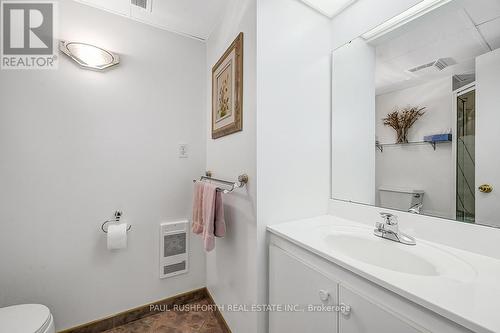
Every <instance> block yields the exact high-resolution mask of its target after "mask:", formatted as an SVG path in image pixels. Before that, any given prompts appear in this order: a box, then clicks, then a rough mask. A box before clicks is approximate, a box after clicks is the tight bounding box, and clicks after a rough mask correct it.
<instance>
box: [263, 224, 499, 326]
mask: <svg viewBox="0 0 500 333" xmlns="http://www.w3.org/2000/svg"><path fill="white" fill-rule="evenodd" d="M342 227H349V228H360V229H359V230H360V232H361V233H363V234H365V235H366V234H367V233H372V232H373V227H370V226H368V225H366V224H360V223H357V222H354V221H350V220H346V219H342V218H339V217H335V216H331V215H325V216H319V217H315V218H311V219H304V220H298V221H293V222H288V223H283V224H277V225H273V226H269V227H268V228H267V229H268V231H269V232H271V233H273V234H275V235H278V236H280V237H282V238H284V239H286V240H288V241H290V242H292V243H295V244H296V245H299V246H300V247H303V248H305V249H307V250H309V251H311V252H313V253H315V254H317V255H319V256H320V257H322V258H325V259H327V260H329V261H331V262H333V263H335V264H337V265H339V266H341V267H343V268H345V269H347V270H349V271H351V272H353V273H355V274H358V275H360V276H362V277H364V278H365V279H367V280H370V281H371V282H373V283H376V284H378V285H380V286H382V287H384V288H386V289H388V290H390V291H393V292H394V293H396V294H398V295H401V296H402V297H404V298H406V299H408V300H411V301H413V302H414V303H416V304H419V305H421V306H423V307H425V308H427V309H430V310H432V311H434V312H436V313H438V314H440V315H442V316H443V317H445V318H448V319H450V320H452V321H454V322H456V323H458V324H460V325H462V326H464V327H466V328H468V329H470V330H472V331H475V332H478V333H483V332H484V333H486V332H488V333H498V332H500V260H498V259H495V258H491V257H487V256H483V255H479V254H475V253H472V252H467V251H463V250H460V249H456V248H452V247H449V246H445V245H440V244H436V243H431V242H428V241H424V240H421V239H417V245H416V246H415V249H410V250H411V251H419V250H421V249H425V248H434V249H437V250H442V251H444V252H446V253H448V254H450V255H451V256H453V257H454V258H456V261H457V262H458V261H460V262H461V263H463V265H464V266H465V267H467V271H466V272H467V273H466V274H462V276H453V270H450V272H451V273H450V272H448V273H447V274H444V275H436V276H422V275H413V274H407V273H402V272H397V271H393V270H389V269H384V268H381V267H378V266H374V265H370V264H367V263H364V262H361V261H358V260H355V259H353V258H351V257H350V256H346V255H344V254H342V253H335V252H334V251H332V250H331V249H328V247H327V246H325V245H324V243H323V242H321V239H320V238H321V236H320V235H319V234H318V230H321V232H323V233H324V232H325V230H328V229H325V228H332V230H334V229H335V228H342ZM320 228H322V229H320ZM373 237H376V236H373ZM471 237H474V235H471ZM384 241H387V242H391V241H389V240H384ZM392 243H393V244H395V246H409V245H402V244H399V243H396V242H392ZM419 244H420V245H421V247H420V248H418V247H419ZM388 260H390V258H388ZM456 272H460V270H459V269H458V270H456ZM457 275H459V274H457ZM464 275H465V276H464Z"/></svg>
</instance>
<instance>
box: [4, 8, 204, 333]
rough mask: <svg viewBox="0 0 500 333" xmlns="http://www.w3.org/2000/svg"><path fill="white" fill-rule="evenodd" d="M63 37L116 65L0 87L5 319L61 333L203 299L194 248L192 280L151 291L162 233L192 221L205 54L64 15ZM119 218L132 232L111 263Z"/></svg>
mask: <svg viewBox="0 0 500 333" xmlns="http://www.w3.org/2000/svg"><path fill="white" fill-rule="evenodd" d="M60 23H61V24H60V31H61V38H63V39H72V40H79V41H83V42H89V43H92V44H96V45H99V46H102V47H105V48H109V49H110V50H113V51H116V52H118V53H119V54H120V55H121V56H122V64H121V65H120V66H119V67H117V68H115V69H112V70H110V71H108V72H106V73H97V72H92V71H84V70H81V69H80V68H78V67H77V66H76V65H75V64H74V63H72V62H70V61H69V60H68V59H67V58H65V57H63V56H61V57H63V58H61V59H60V64H59V69H58V70H55V71H2V72H1V73H0V101H1V109H0V156H1V163H0V184H1V191H0V221H1V223H0V224H1V230H0V263H1V274H0V306H6V305H10V304H15V303H31V302H34V303H44V304H46V305H48V306H49V307H50V308H51V310H52V311H53V314H54V316H55V320H56V326H57V329H58V330H60V329H64V328H68V327H71V326H74V325H77V324H80V323H85V322H89V321H92V320H95V319H97V318H102V317H105V316H107V315H111V314H113V313H116V312H120V311H123V310H126V309H130V308H133V307H136V306H139V305H142V304H145V303H148V302H151V301H155V300H158V299H162V298H165V297H169V296H172V295H174V294H177V293H181V292H185V291H188V290H192V289H195V288H200V287H203V286H204V284H205V279H204V276H205V256H204V254H203V252H202V249H201V246H200V243H199V242H198V241H197V240H198V238H196V239H194V238H193V239H192V242H191V253H190V260H191V267H190V272H189V273H188V274H185V275H181V276H178V277H174V278H170V279H166V280H160V279H159V278H158V238H159V237H158V228H159V223H160V222H162V221H169V220H175V219H179V218H186V217H189V216H190V214H191V192H192V190H191V186H192V182H191V180H192V179H193V178H195V177H196V176H199V175H200V174H201V173H202V172H203V170H204V163H205V145H204V141H205V133H206V131H205V127H204V125H203V120H204V110H205V76H204V73H205V70H206V68H205V46H204V44H203V43H201V42H198V41H195V40H192V39H187V38H184V37H180V36H178V35H175V34H171V33H168V32H166V31H162V30H157V29H154V28H152V27H149V26H146V25H143V24H140V23H137V22H132V21H130V20H127V19H125V18H122V17H119V16H116V15H112V14H108V13H105V12H102V11H99V10H97V9H93V8H90V7H86V6H83V5H80V4H77V3H73V2H72V1H60ZM180 142H186V143H188V144H189V158H188V159H179V158H178V157H177V151H178V150H177V145H178V143H180ZM115 209H122V210H123V211H124V214H125V218H127V219H128V220H129V221H130V223H131V224H133V229H132V231H131V232H130V234H129V246H128V249H126V250H123V251H118V252H115V253H111V252H109V251H107V250H106V241H105V237H104V234H103V233H102V231H100V226H101V223H102V222H103V221H104V220H105V219H108V218H110V217H111V216H112V214H113V211H114V210H115Z"/></svg>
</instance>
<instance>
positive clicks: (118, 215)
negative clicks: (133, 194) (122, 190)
mask: <svg viewBox="0 0 500 333" xmlns="http://www.w3.org/2000/svg"><path fill="white" fill-rule="evenodd" d="M122 215H123V212H122V211H121V210H117V211H115V218H114V219H113V220H107V221H104V223H103V224H102V225H101V229H102V231H104V232H105V233H108V228H106V229H104V226H105V225H106V224H108V223H113V222H120V218H121V217H122ZM130 229H132V226H131V225H129V226H128V228H127V232H128V231H130Z"/></svg>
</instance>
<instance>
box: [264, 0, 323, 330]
mask: <svg viewBox="0 0 500 333" xmlns="http://www.w3.org/2000/svg"><path fill="white" fill-rule="evenodd" d="M257 12H258V16H257V18H258V26H257V43H258V45H257V79H258V81H257V96H258V105H257V107H258V114H257V172H258V177H259V186H258V234H257V249H258V251H259V257H258V270H259V276H258V281H259V286H258V291H259V298H258V299H259V303H262V302H267V245H266V231H265V228H266V226H267V225H271V224H275V223H280V222H283V221H287V220H291V219H296V218H301V217H310V216H315V215H320V214H324V213H325V212H326V208H327V206H326V198H328V196H329V191H330V186H329V181H330V162H329V161H330V144H329V142H330V100H331V98H330V95H331V51H332V47H331V44H330V39H331V30H330V20H329V19H327V18H326V17H324V16H322V15H320V14H318V13H317V12H315V11H314V10H312V9H311V8H309V7H308V6H306V5H304V4H303V3H301V2H300V1H297V0H260V1H258V6H257ZM266 328H267V316H266V314H260V316H259V331H258V332H265V329H266Z"/></svg>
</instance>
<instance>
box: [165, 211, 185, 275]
mask: <svg viewBox="0 0 500 333" xmlns="http://www.w3.org/2000/svg"><path fill="white" fill-rule="evenodd" d="M188 227H189V222H188V221H177V222H168V223H162V224H160V279H163V278H167V277H170V276H175V275H179V274H182V273H187V271H188V252H189V232H188V230H189V229H188Z"/></svg>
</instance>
